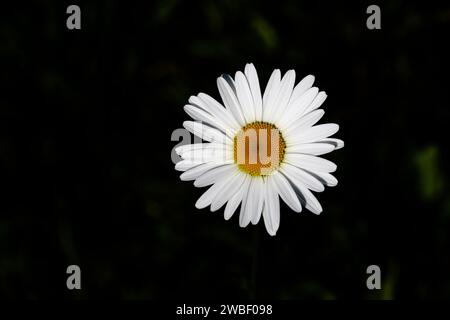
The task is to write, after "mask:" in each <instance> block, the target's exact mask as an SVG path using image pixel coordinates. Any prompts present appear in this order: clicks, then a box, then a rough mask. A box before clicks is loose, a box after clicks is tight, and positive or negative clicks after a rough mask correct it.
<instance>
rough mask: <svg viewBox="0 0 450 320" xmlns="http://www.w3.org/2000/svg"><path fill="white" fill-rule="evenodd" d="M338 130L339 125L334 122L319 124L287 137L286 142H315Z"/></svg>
mask: <svg viewBox="0 0 450 320" xmlns="http://www.w3.org/2000/svg"><path fill="white" fill-rule="evenodd" d="M338 131H339V126H338V125H337V124H335V123H326V124H319V125H317V126H314V127H311V128H308V129H306V130H305V131H303V132H300V133H298V134H297V135H295V136H293V137H292V138H290V139H289V141H288V143H289V144H290V145H292V144H299V143H307V142H317V141H319V140H322V139H324V138H328V137H329V136H332V135H333V134H335V133H336V132H338Z"/></svg>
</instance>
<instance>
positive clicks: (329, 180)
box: [311, 172, 338, 191]
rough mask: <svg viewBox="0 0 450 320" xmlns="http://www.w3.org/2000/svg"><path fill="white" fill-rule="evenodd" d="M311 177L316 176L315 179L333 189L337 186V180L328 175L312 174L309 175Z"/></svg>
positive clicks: (323, 173) (322, 173)
mask: <svg viewBox="0 0 450 320" xmlns="http://www.w3.org/2000/svg"><path fill="white" fill-rule="evenodd" d="M311 175H314V176H317V179H319V180H320V181H321V182H322V183H323V184H325V185H326V186H328V187H335V186H336V185H337V184H338V180H337V179H336V178H335V177H334V176H333V175H332V174H330V173H327V172H314V173H311ZM311 190H312V189H311ZM313 191H314V190H313Z"/></svg>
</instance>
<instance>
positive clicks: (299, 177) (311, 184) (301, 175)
mask: <svg viewBox="0 0 450 320" xmlns="http://www.w3.org/2000/svg"><path fill="white" fill-rule="evenodd" d="M280 170H281V172H282V173H283V174H284V175H285V176H286V178H288V179H289V180H292V181H295V182H297V183H302V184H304V185H305V186H306V187H307V188H308V189H311V190H313V191H316V192H322V191H323V190H325V187H324V186H323V184H322V182H321V181H320V180H319V179H317V178H316V177H315V175H313V174H311V173H309V172H307V171H304V170H303V169H300V168H297V167H295V166H293V165H290V164H289V163H284V164H283V166H282V167H281V169H280ZM327 174H328V173H327Z"/></svg>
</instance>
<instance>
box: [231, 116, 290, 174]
mask: <svg viewBox="0 0 450 320" xmlns="http://www.w3.org/2000/svg"><path fill="white" fill-rule="evenodd" d="M285 151H286V142H285V141H284V138H283V136H282V134H281V132H280V130H278V128H277V127H276V126H275V125H273V124H271V123H268V122H262V121H256V122H252V123H249V124H247V125H245V126H244V127H242V129H241V130H240V131H239V132H238V133H237V135H236V136H235V137H234V162H235V163H236V164H237V165H238V168H239V169H240V170H241V171H243V172H245V173H247V174H249V175H251V176H267V175H270V174H271V173H272V172H273V171H274V170H276V169H277V168H278V167H279V166H280V164H281V162H282V161H283V159H284V154H285Z"/></svg>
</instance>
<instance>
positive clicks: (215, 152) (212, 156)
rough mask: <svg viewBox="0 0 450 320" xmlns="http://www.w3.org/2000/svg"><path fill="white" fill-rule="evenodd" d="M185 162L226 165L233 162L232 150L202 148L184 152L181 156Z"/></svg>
mask: <svg viewBox="0 0 450 320" xmlns="http://www.w3.org/2000/svg"><path fill="white" fill-rule="evenodd" d="M181 157H182V158H183V159H185V160H190V161H192V162H196V161H199V162H215V163H228V162H230V161H233V150H232V149H231V148H223V147H222V148H204V149H196V150H192V151H186V152H183V154H181Z"/></svg>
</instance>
